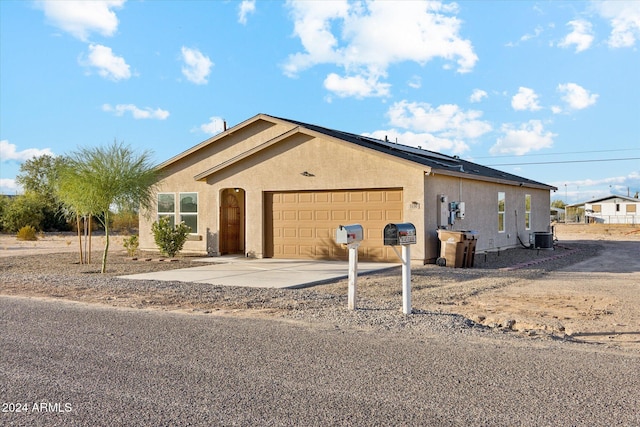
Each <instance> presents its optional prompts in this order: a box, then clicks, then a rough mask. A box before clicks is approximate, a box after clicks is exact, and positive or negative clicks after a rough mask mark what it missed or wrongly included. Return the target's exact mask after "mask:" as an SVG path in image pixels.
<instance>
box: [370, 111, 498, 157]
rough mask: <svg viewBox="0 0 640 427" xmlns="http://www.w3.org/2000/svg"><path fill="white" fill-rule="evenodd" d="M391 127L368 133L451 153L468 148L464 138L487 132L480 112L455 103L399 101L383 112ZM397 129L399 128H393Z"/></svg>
mask: <svg viewBox="0 0 640 427" xmlns="http://www.w3.org/2000/svg"><path fill="white" fill-rule="evenodd" d="M387 115H388V117H389V122H390V124H391V125H392V126H393V127H394V129H391V130H377V131H374V132H372V133H370V134H367V135H368V136H372V137H374V138H379V139H384V138H385V137H388V138H389V139H390V140H392V141H394V140H395V139H396V138H397V139H398V142H400V143H401V144H405V145H410V146H413V147H418V146H420V147H422V148H424V149H428V150H433V151H446V152H453V153H455V154H460V153H463V152H465V151H467V150H469V145H468V143H467V142H466V141H468V140H474V139H476V138H479V137H480V136H482V135H484V134H485V133H487V132H490V131H491V125H490V124H489V123H488V122H485V121H482V120H480V117H481V116H482V113H481V112H480V111H475V110H468V111H463V110H462V109H460V107H459V106H457V105H452V104H445V105H440V106H438V107H433V106H431V105H430V104H427V103H417V102H408V101H400V102H396V103H394V104H393V105H392V106H391V107H390V108H389V110H388V111H387ZM396 128H401V130H396Z"/></svg>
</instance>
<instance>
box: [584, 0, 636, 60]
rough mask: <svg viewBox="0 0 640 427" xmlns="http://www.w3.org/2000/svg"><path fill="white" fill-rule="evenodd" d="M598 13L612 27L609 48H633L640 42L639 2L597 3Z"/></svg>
mask: <svg viewBox="0 0 640 427" xmlns="http://www.w3.org/2000/svg"><path fill="white" fill-rule="evenodd" d="M593 7H594V8H595V10H596V12H597V13H598V14H599V15H600V16H601V17H602V18H604V19H606V20H608V21H609V24H610V25H611V33H610V35H609V38H608V40H607V43H608V45H609V47H612V48H624V47H633V46H635V44H636V42H637V41H638V40H640V2H639V1H637V0H618V1H596V2H593Z"/></svg>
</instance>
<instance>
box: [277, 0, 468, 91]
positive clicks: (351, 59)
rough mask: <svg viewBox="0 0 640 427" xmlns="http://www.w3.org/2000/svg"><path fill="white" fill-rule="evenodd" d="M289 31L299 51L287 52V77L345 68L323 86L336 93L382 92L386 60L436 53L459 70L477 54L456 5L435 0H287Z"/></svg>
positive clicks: (421, 57) (388, 62)
mask: <svg viewBox="0 0 640 427" xmlns="http://www.w3.org/2000/svg"><path fill="white" fill-rule="evenodd" d="M288 6H289V8H290V10H291V17H292V19H293V21H294V34H295V35H296V36H297V37H298V38H299V39H300V42H301V43H302V46H303V48H304V52H298V53H295V54H292V55H290V56H289V57H288V58H287V60H286V62H285V64H284V66H283V68H284V72H285V74H286V75H287V76H289V77H295V76H297V75H298V74H299V73H301V72H302V71H304V70H306V69H308V68H311V67H313V66H315V65H319V64H333V65H335V66H337V67H339V68H342V69H343V70H344V71H343V73H342V75H340V74H338V73H335V72H333V73H330V74H329V75H328V76H327V78H326V79H325V88H326V89H327V90H329V91H331V92H335V93H336V94H338V95H339V96H355V97H371V96H378V97H382V96H387V95H388V94H389V88H390V86H389V85H388V84H387V83H384V82H383V81H384V79H385V78H386V77H387V70H388V68H389V66H390V65H392V64H396V63H401V62H405V61H412V62H416V63H418V64H420V65H424V64H426V63H427V62H429V61H431V60H433V59H436V58H440V59H443V60H444V61H446V62H447V64H451V63H455V64H456V66H457V71H458V72H459V73H466V72H469V71H471V70H472V69H473V67H474V66H475V64H476V62H477V60H478V57H477V55H476V54H475V53H474V51H473V46H472V45H471V42H470V41H469V40H466V39H463V38H462V37H461V36H460V34H459V33H460V28H461V24H462V23H461V21H460V20H459V19H458V18H457V17H456V16H455V14H456V13H457V6H456V5H455V4H454V3H451V4H444V3H442V2H439V1H435V2H427V1H407V2H402V5H401V7H399V5H398V2H386V1H382V2H367V3H361V2H355V3H349V2H347V1H346V0H344V1H334V2H314V1H311V2H310V1H292V2H290V3H288Z"/></svg>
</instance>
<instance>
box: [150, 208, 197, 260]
mask: <svg viewBox="0 0 640 427" xmlns="http://www.w3.org/2000/svg"><path fill="white" fill-rule="evenodd" d="M151 231H152V232H153V238H154V240H155V242H156V245H157V246H158V248H160V252H161V253H162V254H163V255H166V256H168V257H171V258H173V257H175V256H176V254H177V253H178V252H180V251H181V250H182V247H183V246H184V242H186V241H187V236H188V235H189V232H190V231H191V227H189V226H188V225H186V224H185V223H184V222H181V223H180V224H178V225H177V226H175V227H174V226H173V225H171V218H170V217H168V216H165V217H162V218H160V220H159V221H156V222H154V223H153V224H151Z"/></svg>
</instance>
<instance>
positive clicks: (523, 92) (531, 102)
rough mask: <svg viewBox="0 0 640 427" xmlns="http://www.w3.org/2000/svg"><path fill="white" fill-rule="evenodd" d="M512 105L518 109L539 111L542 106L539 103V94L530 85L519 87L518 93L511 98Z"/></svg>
mask: <svg viewBox="0 0 640 427" xmlns="http://www.w3.org/2000/svg"><path fill="white" fill-rule="evenodd" d="M511 107H512V108H513V109H514V110H516V111H525V110H526V111H537V110H540V109H541V108H542V107H541V106H540V104H539V103H538V95H537V94H536V93H535V91H534V90H533V89H530V88H528V87H522V86H521V87H520V88H518V93H517V94H515V95H514V96H513V98H511Z"/></svg>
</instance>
